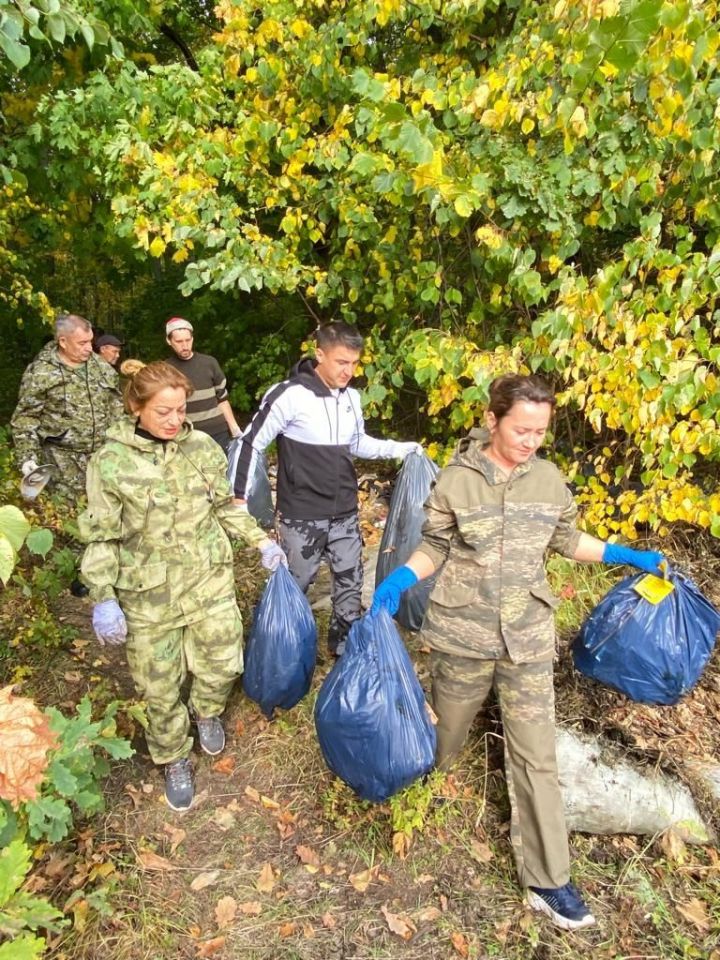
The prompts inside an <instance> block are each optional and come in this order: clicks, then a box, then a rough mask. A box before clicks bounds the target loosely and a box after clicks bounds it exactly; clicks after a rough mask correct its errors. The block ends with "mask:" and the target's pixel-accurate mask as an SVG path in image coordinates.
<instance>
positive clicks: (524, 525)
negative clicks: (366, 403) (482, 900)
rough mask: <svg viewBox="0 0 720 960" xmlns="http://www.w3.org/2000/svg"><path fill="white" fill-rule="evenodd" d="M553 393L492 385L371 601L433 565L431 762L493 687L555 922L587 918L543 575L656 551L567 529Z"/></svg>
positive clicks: (569, 516)
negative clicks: (476, 422) (554, 568)
mask: <svg viewBox="0 0 720 960" xmlns="http://www.w3.org/2000/svg"><path fill="white" fill-rule="evenodd" d="M554 405H555V398H554V397H553V395H552V393H551V391H550V390H549V388H548V387H547V385H546V384H545V383H544V382H543V381H542V380H540V379H539V378H538V377H523V376H519V375H515V374H508V375H506V376H504V377H499V378H498V379H497V380H495V381H494V382H493V383H492V384H491V387H490V402H489V407H488V412H487V414H486V428H485V429H482V430H473V431H472V432H471V433H470V435H469V437H467V438H466V439H464V440H462V441H461V442H460V444H459V445H458V448H457V450H456V451H455V454H454V456H453V458H452V460H451V461H450V464H449V465H448V466H447V467H446V468H445V469H444V470H443V471H442V472H441V473H440V475H439V477H438V479H437V481H436V483H435V486H434V488H433V490H432V492H431V494H430V497H429V498H428V500H427V502H426V504H425V514H426V521H425V525H424V527H423V540H422V542H421V544H420V546H419V547H418V548H417V550H416V551H415V553H414V554H413V555H412V556H411V557H410V559H409V560H408V562H407V564H406V566H404V567H399V568H398V569H397V570H395V571H394V572H393V573H392V574H391V575H390V576H389V577H388V578H387V579H386V580H384V581H383V582H382V583H381V584H380V586H379V587H378V588H377V591H376V593H375V597H374V600H373V610H375V611H376V610H377V609H378V608H379V607H381V606H385V607H386V608H387V609H389V610H390V612H391V613H394V612H395V611H396V610H397V607H398V604H399V600H400V595H401V593H402V591H403V590H405V589H408V588H409V587H410V586H412V585H413V584H414V583H416V582H417V580H418V579H422V578H423V577H427V576H430V575H431V574H432V573H434V572H435V570H437V569H438V568H442V569H441V572H440V574H439V575H438V578H437V582H436V584H435V587H434V589H433V592H432V594H431V597H430V604H429V606H428V611H427V614H426V617H425V622H424V624H423V629H422V637H423V639H424V641H425V642H426V643H427V644H428V645H429V646H430V647H431V648H432V651H433V653H432V677H433V684H432V699H433V707H434V709H435V712H436V714H437V716H438V727H437V734H438V748H437V763H438V765H439V766H440V767H441V768H447V767H448V766H449V765H450V763H451V762H452V761H453V759H454V758H455V757H456V756H457V754H458V753H459V751H460V749H461V748H462V746H463V743H464V741H465V738H466V736H467V734H468V731H469V729H470V726H471V725H472V722H473V720H474V718H475V716H476V714H477V712H478V711H479V710H480V709H481V707H482V705H483V703H484V701H485V699H486V698H487V696H488V694H489V692H490V690H491V688H493V687H494V688H495V690H496V692H497V696H498V700H499V703H500V710H501V714H502V721H503V729H504V734H505V768H506V779H507V785H508V792H509V795H510V801H511V807H512V817H511V838H512V844H513V851H514V854H515V861H516V866H517V871H518V876H519V879H520V883H521V884H522V886H523V887H526V888H527V891H528V892H527V897H528V902H529V904H530V905H531V906H532V907H533V908H535V909H537V910H541V911H543V912H544V913H546V914H548V915H549V916H550V917H551V919H552V920H553V922H555V923H556V924H557V925H559V926H561V927H563V928H564V929H574V928H578V927H584V926H589V925H590V924H592V923H594V918H593V916H592V914H591V913H590V911H589V910H588V909H587V907H586V906H585V904H584V903H583V901H582V898H581V897H580V895H579V893H578V892H577V890H576V889H575V888H574V887H573V886H572V884H571V883H570V882H569V878H570V862H569V853H568V843H567V831H566V827H565V820H564V815H563V802H562V796H561V794H560V788H559V784H558V772H557V763H556V758H555V706H554V691H553V658H554V655H555V630H554V621H553V610H554V608H555V606H556V605H557V601H556V599H555V597H554V596H553V595H552V593H551V592H550V589H549V587H548V585H547V582H546V579H545V569H544V558H545V553H546V551H547V550H553V551H555V552H557V553H560V554H562V555H563V556H566V557H569V558H571V559H574V560H584V561H601V560H605V561H606V562H620V563H631V564H633V565H635V566H638V567H641V568H643V569H646V570H648V571H651V572H655V571H657V569H658V565H659V563H660V562H661V561H662V555H661V554H659V553H654V552H643V551H637V550H630V549H628V548H625V547H618V546H616V545H615V544H605V543H603V542H602V541H600V540H597V539H596V538H595V537H591V536H589V535H588V534H586V533H581V532H580V531H578V530H577V529H576V527H575V519H576V515H577V508H576V506H575V503H574V501H573V498H572V494H571V493H570V490H569V489H568V487H567V486H566V483H565V480H564V478H563V477H562V475H561V474H560V472H559V471H558V470H557V468H556V467H555V466H554V465H553V464H551V463H550V462H548V461H547V460H541V459H539V458H537V457H536V456H535V454H536V452H537V450H538V448H539V447H540V446H541V444H542V442H543V440H544V438H545V433H546V431H547V428H548V425H549V423H550V417H551V415H552V412H553V408H554Z"/></svg>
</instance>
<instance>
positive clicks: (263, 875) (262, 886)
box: [255, 863, 277, 893]
mask: <svg viewBox="0 0 720 960" xmlns="http://www.w3.org/2000/svg"><path fill="white" fill-rule="evenodd" d="M276 883H277V877H276V876H275V874H274V873H273V868H272V867H271V866H270V864H269V863H266V864H264V865H263V868H262V870H261V871H260V876H259V877H258V879H257V881H256V883H255V888H256V889H257V890H259V891H260V893H270V891H271V890H272V888H273V887H274V886H275V884H276Z"/></svg>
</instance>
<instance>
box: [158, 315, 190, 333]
mask: <svg viewBox="0 0 720 960" xmlns="http://www.w3.org/2000/svg"><path fill="white" fill-rule="evenodd" d="M176 330H189V331H190V333H192V332H193V327H192V324H191V323H190V321H189V320H183V318H182V317H171V318H170V319H169V320H168V322H167V323H166V324H165V336H166V337H169V336H170V334H171V333H174V332H175V331H176Z"/></svg>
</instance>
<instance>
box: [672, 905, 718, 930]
mask: <svg viewBox="0 0 720 960" xmlns="http://www.w3.org/2000/svg"><path fill="white" fill-rule="evenodd" d="M677 909H678V913H679V914H681V916H683V917H685V919H686V920H688V921H689V922H690V923H692V924H693V925H694V926H696V927H697V928H698V930H699V931H700V932H701V933H707V932H708V931H709V930H710V917H709V916H708V905H707V904H706V903H705V901H704V900H698V898H697V897H693V898H692V900H687V901H686V902H685V903H679V904H678V908H677Z"/></svg>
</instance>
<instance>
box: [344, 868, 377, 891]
mask: <svg viewBox="0 0 720 960" xmlns="http://www.w3.org/2000/svg"><path fill="white" fill-rule="evenodd" d="M377 872H378V868H377V867H370V868H369V869H368V870H361V871H360V872H359V873H351V874H350V876H349V877H348V880H349V881H350V883H351V884H352V885H353V887H355V889H356V890H357V892H358V893H365V891H366V890H367V888H368V887H369V886H370V884H371V882H372V881H373V880H374V879H375V877H376V874H377Z"/></svg>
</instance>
